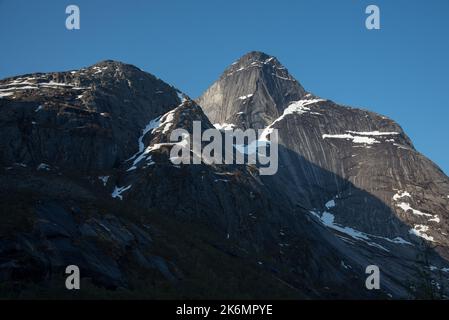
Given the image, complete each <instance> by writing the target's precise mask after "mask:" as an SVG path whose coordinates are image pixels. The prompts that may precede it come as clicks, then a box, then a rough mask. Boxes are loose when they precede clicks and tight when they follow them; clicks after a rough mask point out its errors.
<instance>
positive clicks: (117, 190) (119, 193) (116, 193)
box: [111, 185, 132, 200]
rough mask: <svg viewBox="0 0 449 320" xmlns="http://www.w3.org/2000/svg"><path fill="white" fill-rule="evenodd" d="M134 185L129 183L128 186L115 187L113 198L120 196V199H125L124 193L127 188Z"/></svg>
mask: <svg viewBox="0 0 449 320" xmlns="http://www.w3.org/2000/svg"><path fill="white" fill-rule="evenodd" d="M131 186H132V185H129V186H127V187H117V186H116V187H115V189H114V191H113V192H112V194H111V196H112V197H113V198H119V199H120V200H123V196H122V193H123V192H125V191H126V190H129V189H130V188H131Z"/></svg>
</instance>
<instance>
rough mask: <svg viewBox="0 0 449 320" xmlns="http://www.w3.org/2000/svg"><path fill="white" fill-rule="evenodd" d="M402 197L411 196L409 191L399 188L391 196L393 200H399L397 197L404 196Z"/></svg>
mask: <svg viewBox="0 0 449 320" xmlns="http://www.w3.org/2000/svg"><path fill="white" fill-rule="evenodd" d="M404 197H409V198H411V197H412V196H411V195H410V193H408V192H407V191H401V190H399V191H398V192H397V193H396V194H395V195H394V196H393V200H395V201H397V200H399V199H401V198H404Z"/></svg>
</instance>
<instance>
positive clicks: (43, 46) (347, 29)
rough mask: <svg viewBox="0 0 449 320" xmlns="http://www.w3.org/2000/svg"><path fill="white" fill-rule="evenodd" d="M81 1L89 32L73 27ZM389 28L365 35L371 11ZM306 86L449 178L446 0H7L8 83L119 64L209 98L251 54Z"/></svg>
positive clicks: (0, 38) (2, 43) (0, 20)
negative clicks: (388, 127) (403, 139)
mask: <svg viewBox="0 0 449 320" xmlns="http://www.w3.org/2000/svg"><path fill="white" fill-rule="evenodd" d="M69 4H76V5H78V6H79V7H80V11H81V29H80V30H76V31H69V30H67V29H66V28H65V18H66V14H65V8H66V6H67V5H69ZM369 4H376V5H378V6H379V7H380V10H381V30H375V31H369V30H367V29H366V28H365V18H366V14H365V8H366V6H367V5H369ZM252 50H260V51H264V52H266V53H269V54H271V55H274V56H276V57H277V58H278V59H279V60H280V61H281V62H282V63H283V64H284V65H285V66H286V67H287V68H288V69H289V71H290V73H292V74H293V75H294V76H295V77H296V79H298V81H300V82H301V83H302V84H303V86H304V87H305V88H306V89H307V90H309V91H311V92H313V93H315V94H317V95H320V96H322V97H325V98H329V99H332V100H334V101H336V102H339V103H344V104H347V105H352V106H357V107H363V108H366V109H369V110H372V111H375V112H378V113H381V114H384V115H387V116H389V117H391V118H392V119H394V120H396V121H397V122H398V123H399V124H400V125H401V126H402V127H403V128H404V129H405V131H406V132H407V134H408V135H409V136H410V137H411V138H412V140H413V142H414V144H415V147H416V148H417V149H418V150H419V151H420V152H422V153H423V154H425V155H426V156H428V157H429V158H430V159H432V160H433V161H434V162H436V163H437V164H438V165H439V166H440V167H441V168H442V169H443V170H444V171H445V172H446V174H448V173H449V150H448V140H449V121H448V120H449V80H448V75H449V59H448V57H449V1H447V0H427V1H423V0H408V1H405V0H394V1H391V0H389V1H383V0H372V1H364V0H339V1H336V0H303V1H301V0H295V1H294V0H276V1H274V0H271V1H264V0H257V1H256V0H254V1H253V0H245V1H243V0H240V1H237V0H226V1H211V0H176V1H175V0H147V1H133V0H128V1H103V0H95V1H92V0H90V1H81V0H73V1H64V0H55V1H22V0H0V78H4V77H7V76H12V75H18V74H23V73H30V72H37V71H43V72H45V71H62V70H67V69H75V68H80V67H83V66H88V65H91V64H94V63H96V62H98V61H100V60H105V59H114V60H120V61H123V62H127V63H131V64H134V65H136V66H138V67H140V68H141V69H143V70H145V71H148V72H151V73H153V74H155V75H156V76H158V77H159V78H161V79H163V80H165V81H167V82H168V83H170V84H173V85H174V86H176V87H178V88H180V89H181V90H183V91H185V92H186V93H188V94H189V95H191V96H192V97H196V96H198V95H200V94H201V93H202V92H203V91H204V90H205V89H206V88H207V87H208V86H209V85H210V84H211V83H212V82H213V81H214V80H216V79H217V78H218V76H219V75H220V74H221V72H222V71H223V70H224V68H225V67H226V66H227V65H229V64H230V63H232V62H233V61H234V60H236V59H238V58H239V57H240V56H241V55H243V54H244V53H246V52H248V51H252Z"/></svg>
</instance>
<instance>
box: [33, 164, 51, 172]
mask: <svg viewBox="0 0 449 320" xmlns="http://www.w3.org/2000/svg"><path fill="white" fill-rule="evenodd" d="M36 169H37V170H39V171H41V170H45V171H50V166H49V165H48V164H46V163H41V164H39V165H38V166H37V168H36Z"/></svg>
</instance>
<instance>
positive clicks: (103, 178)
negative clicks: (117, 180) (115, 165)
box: [98, 176, 109, 186]
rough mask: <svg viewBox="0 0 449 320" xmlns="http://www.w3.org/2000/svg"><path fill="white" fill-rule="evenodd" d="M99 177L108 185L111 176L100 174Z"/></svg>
mask: <svg viewBox="0 0 449 320" xmlns="http://www.w3.org/2000/svg"><path fill="white" fill-rule="evenodd" d="M98 179H100V180H101V181H102V182H103V185H104V186H106V184H107V183H108V180H109V176H99V177H98Z"/></svg>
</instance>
